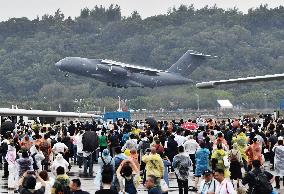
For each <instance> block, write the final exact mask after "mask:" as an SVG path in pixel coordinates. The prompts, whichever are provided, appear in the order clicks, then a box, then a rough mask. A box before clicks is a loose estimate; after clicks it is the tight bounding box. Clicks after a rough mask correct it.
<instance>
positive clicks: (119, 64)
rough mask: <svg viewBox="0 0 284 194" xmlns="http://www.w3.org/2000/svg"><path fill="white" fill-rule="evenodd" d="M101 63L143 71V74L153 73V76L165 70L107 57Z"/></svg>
mask: <svg viewBox="0 0 284 194" xmlns="http://www.w3.org/2000/svg"><path fill="white" fill-rule="evenodd" d="M101 63H102V64H106V65H109V66H110V67H111V66H118V67H122V68H125V69H127V70H128V71H130V72H132V73H143V74H146V75H152V76H155V75H158V73H160V72H164V71H162V70H158V69H152V68H147V67H142V66H137V65H131V64H126V63H121V62H117V61H112V60H107V59H104V60H102V61H101Z"/></svg>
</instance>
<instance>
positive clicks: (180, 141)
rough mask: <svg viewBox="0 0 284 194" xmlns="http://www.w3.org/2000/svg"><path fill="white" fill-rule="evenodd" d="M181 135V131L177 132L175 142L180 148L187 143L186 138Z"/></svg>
mask: <svg viewBox="0 0 284 194" xmlns="http://www.w3.org/2000/svg"><path fill="white" fill-rule="evenodd" d="M181 134H182V132H181V131H180V130H177V133H176V135H175V141H176V142H177V143H178V146H182V145H183V144H184V142H185V141H186V137H184V136H182V135H181Z"/></svg>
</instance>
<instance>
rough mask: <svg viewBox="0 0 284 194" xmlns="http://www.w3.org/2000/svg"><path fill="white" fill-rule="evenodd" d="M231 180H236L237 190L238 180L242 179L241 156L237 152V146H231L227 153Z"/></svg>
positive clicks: (235, 144)
mask: <svg viewBox="0 0 284 194" xmlns="http://www.w3.org/2000/svg"><path fill="white" fill-rule="evenodd" d="M229 161H230V169H229V170H230V172H231V177H230V178H231V180H237V188H239V179H242V171H241V166H242V164H243V161H242V155H241V153H240V151H239V150H238V144H237V143H234V144H233V149H232V150H230V151H229Z"/></svg>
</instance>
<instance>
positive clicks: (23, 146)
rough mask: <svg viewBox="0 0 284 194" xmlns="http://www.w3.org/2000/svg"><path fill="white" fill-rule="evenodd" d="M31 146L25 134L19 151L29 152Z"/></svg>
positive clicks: (31, 143)
mask: <svg viewBox="0 0 284 194" xmlns="http://www.w3.org/2000/svg"><path fill="white" fill-rule="evenodd" d="M32 145H33V142H32V141H31V140H30V137H29V136H28V135H27V134H26V135H25V137H24V139H23V141H22V142H21V149H23V150H26V151H28V150H30V149H31V147H32Z"/></svg>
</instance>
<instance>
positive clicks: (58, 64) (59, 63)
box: [55, 60, 62, 68]
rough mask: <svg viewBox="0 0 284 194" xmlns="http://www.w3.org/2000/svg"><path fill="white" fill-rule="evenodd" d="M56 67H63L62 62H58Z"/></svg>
mask: <svg viewBox="0 0 284 194" xmlns="http://www.w3.org/2000/svg"><path fill="white" fill-rule="evenodd" d="M55 66H56V67H58V68H60V67H61V66H62V61H61V60H60V61H58V62H57V63H55Z"/></svg>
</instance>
